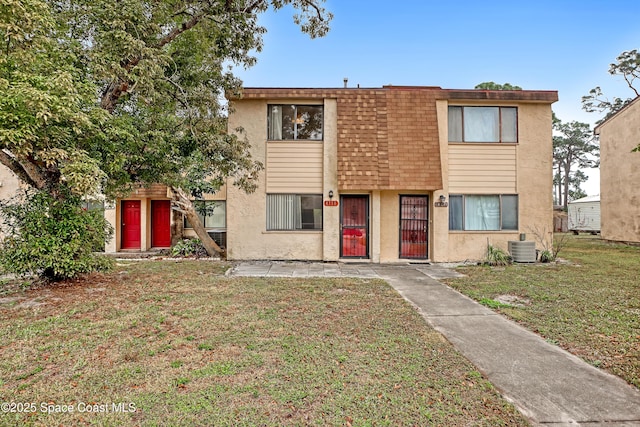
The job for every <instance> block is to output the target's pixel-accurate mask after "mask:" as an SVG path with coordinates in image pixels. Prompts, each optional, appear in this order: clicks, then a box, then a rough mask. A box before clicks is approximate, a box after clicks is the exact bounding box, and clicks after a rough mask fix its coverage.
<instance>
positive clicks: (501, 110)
mask: <svg viewBox="0 0 640 427" xmlns="http://www.w3.org/2000/svg"><path fill="white" fill-rule="evenodd" d="M449 142H518V109H517V108H515V107H449Z"/></svg>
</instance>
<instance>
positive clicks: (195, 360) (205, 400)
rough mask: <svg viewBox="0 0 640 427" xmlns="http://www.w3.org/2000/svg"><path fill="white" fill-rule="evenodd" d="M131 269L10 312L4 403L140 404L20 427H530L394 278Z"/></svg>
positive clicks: (188, 266) (189, 267) (4, 317)
mask: <svg viewBox="0 0 640 427" xmlns="http://www.w3.org/2000/svg"><path fill="white" fill-rule="evenodd" d="M225 268H226V266H225V265H224V264H221V263H212V262H193V261H192V262H188V261H185V262H178V263H174V262H138V263H127V264H125V265H121V266H119V267H118V270H117V271H115V272H114V273H111V274H108V275H93V276H91V277H88V278H85V279H83V280H77V281H74V282H71V283H67V284H64V285H62V286H57V287H53V288H41V289H36V290H31V291H21V290H19V289H13V290H12V291H10V292H8V293H9V294H10V295H5V297H8V296H11V297H24V298H25V299H26V300H32V299H36V298H40V299H41V302H44V305H39V306H33V307H28V308H27V307H18V305H17V303H16V302H13V303H5V304H2V305H0V331H1V332H0V342H1V343H2V344H1V347H0V360H1V361H0V378H1V379H0V398H1V400H2V401H9V402H37V403H38V405H39V404H40V402H50V403H51V404H56V405H62V404H65V405H75V406H76V407H77V406H78V404H79V403H80V402H83V403H96V404H111V403H125V404H127V405H128V404H129V403H132V404H134V406H135V412H131V413H77V412H76V413H72V414H68V413H64V414H51V415H47V414H44V413H42V412H40V411H36V412H35V413H30V414H24V413H22V414H17V413H16V414H12V413H9V414H6V413H5V414H2V415H0V416H1V417H2V421H3V424H5V422H6V424H11V423H15V424H20V425H143V426H147V425H149V426H153V425H216V426H219V425H248V426H249V425H251V426H252V425H266V426H278V425H318V426H320V425H323V426H324V425H353V426H356V425H357V426H367V425H376V426H380V425H394V426H395V425H429V424H431V425H451V426H457V425H486V426H494V425H526V424H527V422H526V421H525V419H524V418H523V417H522V416H521V415H520V414H518V413H517V411H516V410H515V409H514V408H513V407H512V406H511V405H509V404H508V403H507V402H505V401H504V400H503V399H502V398H501V397H500V396H499V394H498V393H497V392H496V390H495V389H494V388H493V387H492V386H491V385H490V384H489V383H488V382H487V381H486V380H485V379H484V378H483V377H482V376H481V375H480V374H479V373H478V372H477V371H475V369H474V367H473V366H472V365H470V364H469V362H468V361H466V360H465V359H464V358H463V357H461V356H460V355H459V354H458V353H456V352H455V351H454V349H453V348H452V346H451V345H450V344H449V343H447V342H446V341H445V340H443V338H442V337H441V336H440V335H439V334H438V333H436V332H435V331H433V330H432V329H430V328H429V327H428V326H427V325H426V324H425V322H424V320H423V319H422V318H421V317H420V316H419V315H418V313H416V311H415V310H414V309H413V308H412V307H411V306H410V305H409V304H408V303H406V302H405V301H404V300H403V299H402V298H401V297H399V296H398V295H397V294H396V293H395V292H394V291H393V290H392V289H391V288H390V287H389V286H388V285H387V284H385V283H384V282H382V281H379V280H359V279H268V280H267V279H263V278H227V277H224V276H223V275H222V272H223V271H224V269H225Z"/></svg>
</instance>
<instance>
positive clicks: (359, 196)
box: [339, 194, 371, 259]
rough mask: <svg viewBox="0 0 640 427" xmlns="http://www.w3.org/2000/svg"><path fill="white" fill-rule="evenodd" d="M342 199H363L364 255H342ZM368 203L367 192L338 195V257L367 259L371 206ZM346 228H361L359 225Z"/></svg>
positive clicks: (369, 199)
mask: <svg viewBox="0 0 640 427" xmlns="http://www.w3.org/2000/svg"><path fill="white" fill-rule="evenodd" d="M344 199H365V225H364V226H365V230H366V231H365V244H366V254H365V255H364V256H345V255H343V253H344V252H343V250H344V248H343V243H344V237H343V234H342V233H343V230H344V225H343V215H344V210H343V209H344V203H343V202H344ZM370 203H371V197H370V196H369V194H341V195H340V233H339V237H340V258H347V259H369V257H370V255H369V252H370V250H369V246H370V242H371V224H370V223H371V217H370V212H371V208H370ZM347 228H361V227H350V226H347Z"/></svg>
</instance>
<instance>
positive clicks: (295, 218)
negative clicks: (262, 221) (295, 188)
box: [267, 194, 322, 230]
mask: <svg viewBox="0 0 640 427" xmlns="http://www.w3.org/2000/svg"><path fill="white" fill-rule="evenodd" d="M267 230H322V195H321V194H267Z"/></svg>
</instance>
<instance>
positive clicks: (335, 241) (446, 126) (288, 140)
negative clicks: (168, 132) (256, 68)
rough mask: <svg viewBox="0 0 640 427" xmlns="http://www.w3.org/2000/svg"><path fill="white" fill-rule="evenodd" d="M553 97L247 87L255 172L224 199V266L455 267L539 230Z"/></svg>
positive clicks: (233, 122)
mask: <svg viewBox="0 0 640 427" xmlns="http://www.w3.org/2000/svg"><path fill="white" fill-rule="evenodd" d="M557 99H558V95H557V92H556V91H487V90H449V89H441V88H439V87H401V86H385V87H382V88H377V89H364V88H362V89H361V88H344V89H342V88H341V89H291V88H247V89H245V90H244V93H243V96H242V97H241V98H237V99H232V100H231V103H232V107H233V108H232V111H233V113H232V114H231V116H230V118H229V129H236V128H237V127H241V128H243V129H244V136H246V137H247V138H248V140H249V141H250V143H251V145H252V155H253V156H254V157H255V158H256V159H257V160H260V161H261V162H263V163H264V165H265V170H264V171H263V173H262V176H261V177H260V181H259V187H258V189H257V190H256V192H254V193H252V194H245V193H243V192H242V191H240V190H238V189H237V188H235V187H233V186H229V187H228V190H227V239H228V242H227V243H228V245H227V247H228V252H227V256H228V257H229V259H237V260H240V259H284V260H292V259H296V260H325V261H337V260H370V261H371V262H383V263H386V262H398V261H408V260H413V261H420V260H424V261H426V260H431V261H435V262H446V261H461V260H466V259H481V258H483V256H484V254H485V251H486V247H487V243H488V242H489V243H491V244H492V245H495V246H498V247H501V248H503V249H506V248H507V242H508V241H510V240H517V239H518V236H519V234H520V233H527V232H528V231H531V230H533V229H537V230H548V231H549V232H551V231H552V229H553V228H552V227H553V220H552V208H553V206H552V197H551V194H552V193H551V188H552V181H551V170H552V139H551V104H552V103H553V102H555V101H557Z"/></svg>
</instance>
